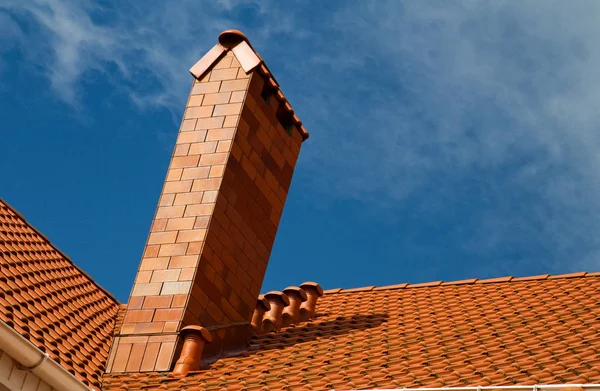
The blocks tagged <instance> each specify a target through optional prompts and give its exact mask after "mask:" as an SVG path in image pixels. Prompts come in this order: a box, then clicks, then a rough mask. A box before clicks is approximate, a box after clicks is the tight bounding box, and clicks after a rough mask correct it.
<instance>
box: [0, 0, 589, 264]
mask: <svg viewBox="0 0 600 391" xmlns="http://www.w3.org/2000/svg"><path fill="white" fill-rule="evenodd" d="M211 4H213V5H207V3H206V2H202V4H201V5H200V4H197V2H192V1H189V2H187V1H186V2H178V3H177V6H174V5H173V4H172V3H170V2H164V3H158V2H156V3H153V5H152V7H149V6H148V5H147V4H144V5H141V4H140V5H127V6H119V7H116V6H115V7H112V6H106V7H105V8H100V7H99V6H98V5H96V4H95V3H92V2H71V3H67V2H62V1H57V0H45V1H41V0H40V1H36V2H22V1H19V2H16V1H15V2H14V3H10V2H9V4H8V5H5V6H4V13H0V17H1V18H4V20H9V21H12V22H11V24H4V26H7V25H8V26H12V27H9V28H6V27H4V30H2V31H0V32H3V34H0V35H5V36H6V35H7V34H9V35H12V36H13V37H15V39H16V38H17V37H18V36H20V35H21V34H22V33H21V30H20V29H19V28H18V24H17V23H19V22H22V21H24V20H29V21H32V20H33V21H35V24H36V26H37V28H36V29H33V30H31V31H30V32H29V34H30V35H29V36H28V37H27V40H26V41H27V43H26V45H27V46H28V51H29V52H30V56H28V58H29V60H30V62H31V63H32V64H36V66H37V67H38V69H41V71H42V72H44V73H45V74H46V75H47V77H48V78H49V80H51V82H52V87H53V88H54V90H55V91H56V93H57V94H58V96H59V97H60V98H61V99H63V100H65V101H67V102H70V103H72V104H75V103H76V102H77V101H78V96H80V95H81V94H82V91H80V87H79V86H80V85H81V81H82V79H84V78H85V77H86V75H89V74H91V73H99V74H102V75H103V76H104V77H106V78H107V79H111V78H115V76H114V72H113V71H114V70H117V74H118V80H115V82H114V83H115V88H118V89H120V90H121V91H122V93H124V94H127V96H129V97H130V98H131V99H132V101H134V102H135V103H136V104H138V106H139V107H140V108H141V109H145V108H148V107H157V106H158V107H166V108H168V109H169V110H171V111H172V112H173V113H175V114H177V113H180V112H181V109H182V101H183V99H184V98H185V95H186V92H187V89H188V88H189V83H190V77H189V75H188V74H187V69H188V67H189V66H190V65H191V64H193V63H194V62H195V61H196V60H197V58H199V57H200V56H201V55H202V53H203V51H205V50H206V49H207V48H209V47H210V46H211V45H212V44H213V43H214V40H215V37H216V35H217V34H218V32H219V31H221V30H223V29H225V28H230V27H232V26H233V27H238V28H242V29H243V30H244V31H245V32H246V33H247V34H248V35H249V36H250V37H251V38H252V39H253V43H254V46H255V47H256V48H258V50H259V51H260V52H261V54H263V57H265V58H266V59H267V61H268V62H269V65H270V67H271V68H272V69H273V70H274V71H275V72H277V76H278V79H279V81H280V83H281V84H282V85H283V86H284V89H285V92H286V94H287V95H288V97H289V98H290V100H291V101H292V103H293V104H294V107H295V108H296V110H297V112H298V113H299V115H300V116H301V117H302V119H303V121H304V123H305V124H306V125H307V127H308V128H309V130H310V131H311V134H312V139H311V142H310V143H309V144H307V147H306V148H305V150H304V151H303V154H304V157H303V161H304V162H305V163H304V164H305V171H304V172H305V174H302V173H300V174H299V175H303V178H304V179H305V180H307V181H308V180H310V181H311V182H310V183H312V185H313V186H314V189H317V191H323V192H328V194H329V195H330V199H331V198H333V197H349V198H354V199H357V200H361V201H362V202H364V203H365V204H370V205H376V206H378V207H380V206H384V207H385V210H386V211H387V212H386V213H387V214H390V213H389V211H390V210H392V211H395V214H397V215H398V216H404V215H406V214H410V215H416V216H421V218H422V219H423V220H424V221H429V222H430V223H431V224H434V223H439V224H440V225H444V224H447V225H451V226H449V227H448V228H447V229H448V230H449V233H448V234H449V235H450V236H451V237H452V238H453V239H455V240H456V241H460V243H462V246H463V248H464V251H465V252H468V253H470V254H476V255H480V256H481V258H482V260H483V262H487V261H489V262H490V263H494V262H495V263H496V266H494V265H492V264H486V267H487V269H486V270H488V271H489V270H492V269H493V268H494V267H495V268H496V270H501V269H504V268H508V269H511V270H514V269H515V267H518V266H519V265H521V266H522V265H523V264H524V263H527V262H533V259H539V257H540V254H541V255H542V256H543V257H544V258H545V259H544V262H546V264H547V268H548V269H549V270H550V271H552V270H559V269H561V267H564V264H565V262H566V261H565V260H568V261H569V262H572V263H571V264H570V266H569V267H572V268H576V269H577V268H585V267H590V268H597V267H598V266H599V265H598V261H596V260H595V259H596V257H595V255H596V253H597V252H598V248H600V242H599V240H598V239H597V237H598V236H599V235H598V234H599V233H600V218H598V217H597V216H600V202H599V201H597V200H598V199H599V197H598V195H599V194H600V182H599V178H600V153H599V152H600V132H598V129H600V111H599V110H598V109H597V107H598V105H599V104H600V89H598V87H597V86H596V84H597V83H596V81H597V80H599V78H600V46H598V45H597V42H599V41H600V27H598V24H597V20H598V17H599V16H600V4H599V3H597V2H594V1H583V0H581V1H575V2H569V3H568V4H567V3H565V2H563V1H543V2H542V1H521V2H507V1H489V2H476V1H463V2H441V1H414V2H399V1H394V0H391V1H377V2H367V1H364V2H343V3H336V4H333V3H330V2H313V3H312V4H309V3H304V2H303V3H298V4H295V5H289V3H287V2H285V4H284V3H281V2H267V3H265V2H253V1H234V0H222V1H218V2H215V3H211ZM0 9H2V6H0ZM7 15H8V16H9V19H7ZM0 21H2V19H0ZM0 25H2V23H0ZM7 29H9V31H5V30H7ZM15 42H25V40H22V39H16V40H15ZM31 42H35V45H32V44H31ZM24 44H25V43H24ZM174 117H175V118H177V115H175V116H174ZM307 173H308V174H307ZM325 183H326V184H327V186H323V184H325ZM324 189H326V190H324ZM332 194H335V196H331V195H332ZM374 209H377V208H374ZM375 213H378V212H375ZM391 214H394V213H391ZM461 221H464V224H459V222H461ZM499 254H500V255H499ZM516 254H519V255H518V256H517V255H516Z"/></svg>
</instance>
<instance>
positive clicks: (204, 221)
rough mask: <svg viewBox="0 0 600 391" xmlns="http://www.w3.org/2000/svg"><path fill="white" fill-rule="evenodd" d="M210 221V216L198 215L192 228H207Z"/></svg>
mask: <svg viewBox="0 0 600 391" xmlns="http://www.w3.org/2000/svg"><path fill="white" fill-rule="evenodd" d="M209 222H210V216H198V217H196V221H195V223H194V228H208V223H209Z"/></svg>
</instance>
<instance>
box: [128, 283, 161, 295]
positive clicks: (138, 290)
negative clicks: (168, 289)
mask: <svg viewBox="0 0 600 391" xmlns="http://www.w3.org/2000/svg"><path fill="white" fill-rule="evenodd" d="M161 288H162V284H161V283H148V284H135V285H134V286H133V290H132V292H131V296H154V295H158V294H159V293H160V289H161Z"/></svg>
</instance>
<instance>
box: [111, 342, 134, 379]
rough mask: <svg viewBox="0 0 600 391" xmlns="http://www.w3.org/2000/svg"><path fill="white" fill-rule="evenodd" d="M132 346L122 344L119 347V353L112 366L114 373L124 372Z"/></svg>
mask: <svg viewBox="0 0 600 391" xmlns="http://www.w3.org/2000/svg"><path fill="white" fill-rule="evenodd" d="M131 348H132V345H131V344H128V343H121V342H119V345H118V346H117V353H116V354H115V360H114V361H113V365H112V369H111V370H112V372H124V371H125V367H126V365H127V360H129V353H130V352H131Z"/></svg>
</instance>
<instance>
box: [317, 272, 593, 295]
mask: <svg viewBox="0 0 600 391" xmlns="http://www.w3.org/2000/svg"><path fill="white" fill-rule="evenodd" d="M584 277H587V278H590V277H600V272H576V273H567V274H557V275H550V274H541V275H536V276H525V277H518V278H515V277H512V276H507V277H498V278H488V279H483V280H480V279H477V278H471V279H465V280H456V281H448V282H444V281H432V282H421V283H416V284H410V283H402V284H395V285H384V286H378V287H376V286H372V285H369V286H365V287H358V288H348V289H344V288H332V289H327V290H325V291H323V294H325V295H335V294H338V293H340V294H342V293H348V294H350V293H360V292H376V291H391V290H398V289H411V288H412V289H420V288H435V287H439V286H448V285H473V284H500V283H505V282H524V281H539V280H560V279H567V278H584Z"/></svg>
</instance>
